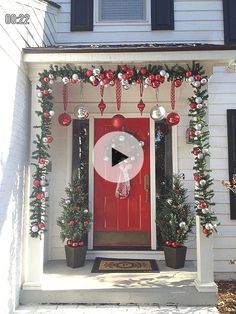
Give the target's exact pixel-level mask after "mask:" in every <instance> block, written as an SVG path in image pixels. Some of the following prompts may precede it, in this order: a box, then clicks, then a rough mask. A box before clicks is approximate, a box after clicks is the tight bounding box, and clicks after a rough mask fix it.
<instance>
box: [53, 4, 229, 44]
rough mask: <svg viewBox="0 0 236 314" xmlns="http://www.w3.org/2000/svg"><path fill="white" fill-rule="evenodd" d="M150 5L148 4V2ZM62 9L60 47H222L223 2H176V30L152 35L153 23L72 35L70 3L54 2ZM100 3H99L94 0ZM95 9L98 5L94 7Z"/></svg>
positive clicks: (97, 27)
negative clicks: (193, 44) (126, 44)
mask: <svg viewBox="0 0 236 314" xmlns="http://www.w3.org/2000/svg"><path fill="white" fill-rule="evenodd" d="M147 1H148V3H150V2H149V0H147ZM55 2H57V3H58V4H60V5H61V9H60V13H59V15H58V27H57V39H56V41H57V43H58V44H69V45H73V44H90V43H91V44H93V43H99V44H102V43H108V44H112V43H114V44H115V43H117V44H120V43H143V42H158V43H209V44H223V43H224V32H223V5H222V1H221V0H175V1H174V11H175V12H174V13H175V30H173V31H170V30H167V31H163V30H162V31H160V30H159V31H151V23H150V21H149V23H148V24H145V25H140V24H132V26H131V25H130V26H128V25H125V24H120V25H117V26H115V25H111V24H109V23H106V25H97V23H96V20H95V22H94V31H93V32H71V31H70V10H71V9H70V0H55ZM94 3H95V4H96V3H97V0H94ZM95 7H96V5H95Z"/></svg>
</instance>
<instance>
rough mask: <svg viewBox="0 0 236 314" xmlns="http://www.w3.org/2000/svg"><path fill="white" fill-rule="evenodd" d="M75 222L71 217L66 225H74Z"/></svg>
mask: <svg viewBox="0 0 236 314" xmlns="http://www.w3.org/2000/svg"><path fill="white" fill-rule="evenodd" d="M75 224H76V221H75V220H73V219H71V220H70V221H69V223H68V225H70V226H74V225H75Z"/></svg>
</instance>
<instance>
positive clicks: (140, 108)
mask: <svg viewBox="0 0 236 314" xmlns="http://www.w3.org/2000/svg"><path fill="white" fill-rule="evenodd" d="M139 87H140V101H139V103H138V105H137V107H138V110H139V111H140V113H141V116H142V114H143V110H144V108H145V103H144V102H143V99H142V97H143V89H144V88H143V82H141V83H140V84H139Z"/></svg>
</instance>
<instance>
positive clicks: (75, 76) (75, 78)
mask: <svg viewBox="0 0 236 314" xmlns="http://www.w3.org/2000/svg"><path fill="white" fill-rule="evenodd" d="M72 78H73V80H75V81H77V80H78V79H79V76H78V74H77V73H74V74H73V75H72Z"/></svg>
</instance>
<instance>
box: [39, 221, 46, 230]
mask: <svg viewBox="0 0 236 314" xmlns="http://www.w3.org/2000/svg"><path fill="white" fill-rule="evenodd" d="M38 226H39V229H41V230H43V229H45V223H44V222H40V223H39V224H38Z"/></svg>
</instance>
